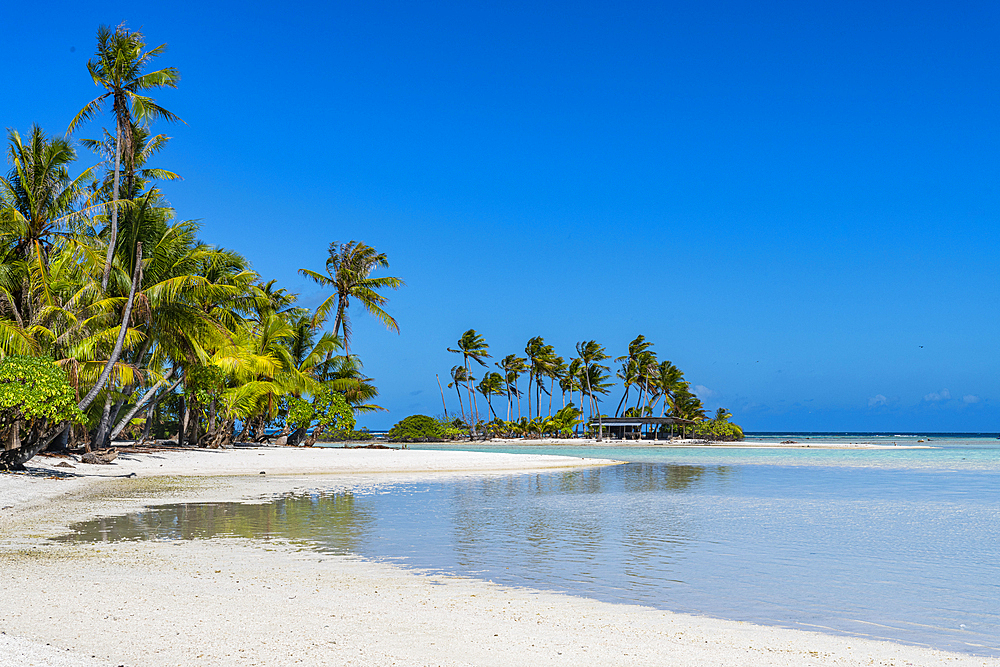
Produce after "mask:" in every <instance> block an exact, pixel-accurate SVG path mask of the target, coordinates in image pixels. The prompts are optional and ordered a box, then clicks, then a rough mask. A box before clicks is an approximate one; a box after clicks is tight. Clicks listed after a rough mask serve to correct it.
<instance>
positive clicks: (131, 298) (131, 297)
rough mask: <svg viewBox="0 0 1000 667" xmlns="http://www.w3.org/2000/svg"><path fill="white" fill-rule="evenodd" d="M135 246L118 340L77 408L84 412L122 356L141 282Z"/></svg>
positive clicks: (139, 258) (138, 249)
mask: <svg viewBox="0 0 1000 667" xmlns="http://www.w3.org/2000/svg"><path fill="white" fill-rule="evenodd" d="M135 245H136V251H135V270H134V271H133V272H132V289H130V290H129V293H128V302H127V303H126V304H125V314H124V315H122V325H121V328H120V329H119V330H118V340H117V341H116V342H115V347H114V349H113V350H112V351H111V357H110V358H109V359H108V363H106V364H105V365H104V370H102V371H101V375H100V377H98V378H97V383H96V384H95V385H94V386H93V387H92V388H91V390H90V391H89V392H87V395H86V396H84V397H83V400H82V401H80V403H79V406H78V407H79V408H80V410H86V409H87V408H88V407H90V404H91V403H92V402H93V401H94V399H95V398H96V397H97V394H98V393H99V392H100V391H101V389H103V388H104V385H105V384H106V383H107V381H108V378H109V377H111V369H112V368H113V367H114V365H115V364H116V363H118V358H119V357H120V356H121V354H122V346H123V345H124V344H125V332H127V331H128V322H129V319H130V318H131V317H132V304H133V303H135V290H136V288H137V287H138V286H139V282H140V281H141V280H142V241H138V242H137V243H136V244H135Z"/></svg>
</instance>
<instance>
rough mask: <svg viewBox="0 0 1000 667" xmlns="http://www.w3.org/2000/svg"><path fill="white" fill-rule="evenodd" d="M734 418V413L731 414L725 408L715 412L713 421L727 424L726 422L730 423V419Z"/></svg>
mask: <svg viewBox="0 0 1000 667" xmlns="http://www.w3.org/2000/svg"><path fill="white" fill-rule="evenodd" d="M732 416H733V413H731V412H729V411H728V410H726V409H725V408H719V409H717V410H716V411H715V417H713V418H712V421H716V422H726V421H729V419H730V418H731V417H732Z"/></svg>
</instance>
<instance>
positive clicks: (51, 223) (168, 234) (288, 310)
mask: <svg viewBox="0 0 1000 667" xmlns="http://www.w3.org/2000/svg"><path fill="white" fill-rule="evenodd" d="M165 50H166V45H161V46H157V47H155V48H147V45H146V43H145V38H144V36H143V35H142V33H141V32H138V31H132V30H129V29H128V27H127V26H125V25H120V26H118V27H116V28H110V27H101V28H100V29H99V30H98V33H97V48H96V51H95V54H94V56H93V57H92V58H91V59H90V61H89V63H88V72H89V74H90V77H91V78H92V80H93V82H94V83H95V85H96V86H97V87H98V89H99V90H100V94H99V95H98V96H97V97H96V98H95V99H93V100H91V101H90V102H88V103H86V104H85V105H84V106H83V108H82V109H81V110H80V111H79V112H78V113H77V114H76V115H75V116H73V117H72V120H71V121H70V123H69V125H68V130H67V132H66V133H65V135H53V134H50V133H47V132H45V131H44V130H43V129H42V128H40V127H37V126H36V127H32V128H30V129H29V130H28V131H27V132H25V133H23V134H22V133H21V132H20V131H18V130H17V129H9V130H8V142H7V144H8V145H7V147H6V158H7V160H6V162H7V167H8V168H7V170H6V173H4V174H3V175H2V176H0V254H2V262H0V367H2V366H3V365H4V364H5V363H7V364H14V365H13V366H12V367H11V368H12V369H20V368H25V369H32V368H34V366H32V365H30V364H28V365H25V364H23V363H21V364H17V363H15V362H16V360H17V359H24V358H33V359H42V360H46V361H45V362H44V363H47V364H52V365H54V366H55V367H57V368H58V369H59V371H60V377H62V378H64V381H65V383H66V385H67V387H68V391H69V392H70V393H69V394H67V395H71V396H72V398H73V400H74V402H75V403H76V406H75V409H74V410H69V409H67V410H64V411H62V412H60V413H59V414H58V415H56V414H55V413H52V414H49V413H46V412H45V411H39V410H34V411H33V410H31V409H25V410H21V411H20V412H17V411H15V412H11V413H10V415H12V416H10V417H9V418H6V419H4V420H2V422H0V429H2V430H3V431H4V432H3V433H0V437H3V439H4V440H3V441H4V442H5V443H6V444H5V445H4V449H3V450H2V452H0V468H16V467H19V466H21V465H23V463H24V462H25V461H27V460H28V459H29V458H31V457H32V456H34V454H36V453H37V452H38V451H40V450H41V449H43V448H45V447H50V446H51V447H82V448H85V449H88V450H89V449H97V448H101V447H106V446H108V445H109V443H110V442H111V441H112V440H113V439H116V438H121V437H128V438H131V439H137V440H141V439H155V438H169V439H175V440H176V442H177V443H178V444H180V445H199V446H206V447H221V446H226V445H228V444H230V443H231V442H232V441H233V440H234V439H247V440H254V439H257V440H259V439H261V438H263V437H265V435H266V433H265V431H266V430H268V429H274V428H276V427H277V428H282V429H283V430H284V435H285V436H286V437H287V438H288V442H289V443H292V444H294V443H296V442H301V441H303V440H305V439H306V437H307V434H308V433H309V432H311V431H312V430H313V429H314V427H315V426H316V425H317V424H320V425H326V426H329V427H331V429H332V430H337V429H340V430H343V429H342V428H340V427H338V426H337V425H338V424H339V425H344V424H348V425H350V427H351V428H353V424H354V420H353V415H354V414H355V413H364V412H369V411H373V410H381V409H382V408H381V407H379V406H378V405H376V404H374V403H373V402H372V401H373V399H374V398H375V397H376V396H377V395H378V390H377V389H376V387H375V385H374V381H373V379H372V378H369V377H367V376H366V375H365V373H364V370H363V366H362V363H361V360H360V359H359V358H358V357H357V356H356V355H352V354H350V352H349V348H348V344H349V341H350V334H351V327H350V318H349V316H348V314H349V310H348V309H349V306H350V305H351V303H352V302H355V303H359V304H360V305H361V306H362V307H363V308H364V309H366V310H367V311H368V312H370V313H372V314H373V315H374V316H376V317H377V318H378V319H379V320H380V321H381V322H382V323H383V324H384V325H385V326H386V327H387V328H388V329H390V330H394V331H398V330H399V327H398V325H397V324H396V321H395V320H394V319H393V318H392V317H391V316H390V315H389V314H388V313H386V312H385V310H384V308H383V307H384V306H385V303H386V297H385V296H384V294H382V293H381V291H382V290H384V289H386V288H389V289H398V288H399V287H401V286H402V285H403V282H402V281H401V280H400V279H398V278H394V277H373V276H372V273H373V272H374V271H377V270H380V269H384V268H386V267H388V259H387V257H386V256H385V254H383V253H379V252H378V251H376V250H375V249H374V248H372V247H370V246H368V245H366V244H365V243H362V242H359V241H350V242H348V243H336V242H334V243H331V244H330V247H329V259H328V261H327V263H326V267H325V270H324V271H322V272H318V271H312V270H308V269H302V273H303V274H305V275H306V276H308V277H309V278H311V279H313V280H315V281H316V282H317V283H319V284H320V285H321V286H323V287H327V288H330V289H331V290H332V291H333V292H334V294H333V295H332V296H331V297H330V298H329V299H327V300H326V301H325V302H324V303H323V304H321V305H320V307H319V308H317V309H316V310H315V311H310V310H308V309H305V308H301V307H298V306H297V305H296V295H294V294H291V293H289V292H288V291H287V290H285V289H282V288H280V287H278V286H276V285H275V283H274V281H270V282H265V281H264V280H263V279H262V278H261V276H260V275H258V274H257V273H256V272H254V271H253V269H252V268H251V265H250V262H249V261H248V260H247V259H246V258H245V257H244V256H242V255H241V254H239V253H237V252H235V251H233V250H230V249H226V248H222V247H218V246H216V245H212V244H210V243H206V242H205V241H203V240H202V239H201V238H200V236H199V234H200V228H199V224H198V223H197V222H195V221H192V220H182V219H180V218H179V217H178V214H177V212H176V211H175V210H174V209H173V208H172V207H171V205H170V204H169V202H168V201H167V200H166V198H165V197H164V194H163V192H162V191H161V190H160V184H161V183H162V182H164V181H170V180H176V179H178V178H180V176H179V175H178V174H176V173H174V172H172V171H170V170H169V169H166V168H164V167H162V166H160V165H159V164H157V160H158V158H159V154H160V153H161V151H162V150H163V148H164V146H166V144H167V143H168V141H169V138H168V137H167V136H166V135H164V134H160V133H157V132H155V130H154V129H153V128H154V125H155V124H156V123H175V122H180V118H179V117H178V116H176V115H175V114H174V113H172V112H171V111H168V110H167V109H165V108H163V107H162V106H160V104H158V103H157V102H156V101H155V100H154V99H153V97H152V94H153V93H154V92H155V91H157V90H162V89H165V88H175V87H177V85H178V84H179V81H180V73H179V72H178V71H177V70H176V69H175V68H172V67H166V68H161V69H155V68H154V67H153V65H154V63H155V62H156V61H157V59H158V58H160V57H161V56H162V55H163V54H164V52H165ZM101 123H103V124H104V126H102V125H101ZM88 132H89V133H92V134H91V137H92V138H87V137H85V136H81V135H84V134H86V133H88ZM88 163H89V164H90V166H81V164H84V165H86V164H88ZM331 318H332V319H333V330H332V331H328V330H325V327H326V324H327V322H328V321H329V320H330V319H331ZM12 372H13V371H12ZM25 372H27V371H25ZM0 374H2V373H0ZM45 377H46V378H48V376H45ZM50 381H51V379H46V382H50ZM29 384H30V385H31V386H35V384H37V381H36V380H34V379H32V380H31V381H30V382H28V381H26V382H22V383H20V385H24V386H28V385H29ZM18 386H19V384H18V383H17V382H14V383H13V384H11V385H10V387H9V388H10V391H14V392H15V394H12V396H15V398H14V399H11V400H13V401H14V403H16V402H17V400H18V399H17V396H18V394H17V393H16V392H17V391H18V388H17V387H18ZM53 391H55V390H53ZM60 391H61V390H60ZM57 393H58V392H57ZM36 394H38V392H34V393H30V392H28V393H25V394H24V401H28V400H31V399H30V396H32V395H36ZM38 395H41V394H38ZM59 395H60V396H62V395H63V394H62V393H59ZM45 415H48V416H45ZM290 415H291V417H290Z"/></svg>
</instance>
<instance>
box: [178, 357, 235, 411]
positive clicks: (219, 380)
mask: <svg viewBox="0 0 1000 667" xmlns="http://www.w3.org/2000/svg"><path fill="white" fill-rule="evenodd" d="M225 386H226V374H225V372H223V370H222V369H221V368H219V367H218V366H195V365H192V366H189V367H188V368H187V375H186V376H185V380H184V392H185V394H186V395H187V397H188V398H189V399H193V400H195V401H197V402H198V403H201V404H202V405H205V404H207V403H210V402H211V401H212V398H214V397H216V396H218V395H219V393H220V392H222V390H223V389H224V388H225Z"/></svg>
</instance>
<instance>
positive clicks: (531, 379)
mask: <svg viewBox="0 0 1000 667" xmlns="http://www.w3.org/2000/svg"><path fill="white" fill-rule="evenodd" d="M534 380H535V374H534V371H533V370H531V369H529V370H528V419H531V416H532V414H531V385H532V383H533V382H534ZM518 409H519V410H520V406H518ZM520 416H521V415H520V412H518V417H520Z"/></svg>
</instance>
